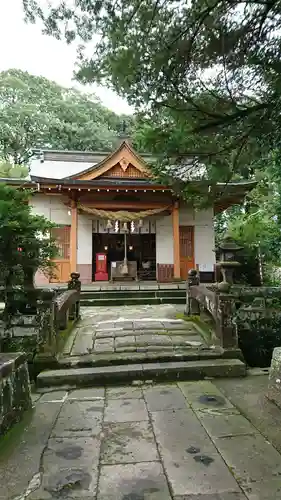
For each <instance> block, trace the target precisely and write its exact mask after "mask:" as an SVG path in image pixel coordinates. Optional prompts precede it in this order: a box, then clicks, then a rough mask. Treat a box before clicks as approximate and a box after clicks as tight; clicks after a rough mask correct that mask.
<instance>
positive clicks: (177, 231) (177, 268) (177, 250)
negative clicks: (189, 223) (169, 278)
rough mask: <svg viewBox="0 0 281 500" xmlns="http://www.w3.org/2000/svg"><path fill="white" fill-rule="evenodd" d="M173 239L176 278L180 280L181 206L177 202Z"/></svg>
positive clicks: (173, 211)
mask: <svg viewBox="0 0 281 500" xmlns="http://www.w3.org/2000/svg"><path fill="white" fill-rule="evenodd" d="M172 220H173V239H174V278H175V279H180V277H181V270H180V224H179V204H178V202H175V203H174V205H173V210H172Z"/></svg>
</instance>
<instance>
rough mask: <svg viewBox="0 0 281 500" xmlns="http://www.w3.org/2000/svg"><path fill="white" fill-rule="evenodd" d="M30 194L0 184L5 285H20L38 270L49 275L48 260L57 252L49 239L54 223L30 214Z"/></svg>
mask: <svg viewBox="0 0 281 500" xmlns="http://www.w3.org/2000/svg"><path fill="white" fill-rule="evenodd" d="M30 196H31V193H29V192H28V191H26V190H24V191H23V190H20V189H16V188H13V187H11V186H7V185H5V184H0V273H1V278H2V279H4V282H5V283H6V284H7V285H9V284H11V283H13V282H16V283H21V280H22V279H24V276H25V275H26V274H30V272H31V275H32V276H33V275H34V273H35V271H36V270H37V269H38V268H41V269H42V270H45V271H46V272H50V271H51V269H52V266H51V263H50V259H51V258H54V257H55V255H56V252H57V249H56V245H55V243H54V241H52V239H51V238H50V237H49V235H50V230H51V228H52V227H53V224H52V223H51V222H50V221H48V220H47V219H45V217H43V216H41V215H33V214H32V212H31V206H30V205H29V203H28V201H29V199H30Z"/></svg>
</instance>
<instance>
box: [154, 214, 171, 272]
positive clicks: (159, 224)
mask: <svg viewBox="0 0 281 500" xmlns="http://www.w3.org/2000/svg"><path fill="white" fill-rule="evenodd" d="M156 263H157V264H173V263H174V243H173V225H172V216H171V215H169V216H166V217H162V218H161V219H158V220H157V221H156Z"/></svg>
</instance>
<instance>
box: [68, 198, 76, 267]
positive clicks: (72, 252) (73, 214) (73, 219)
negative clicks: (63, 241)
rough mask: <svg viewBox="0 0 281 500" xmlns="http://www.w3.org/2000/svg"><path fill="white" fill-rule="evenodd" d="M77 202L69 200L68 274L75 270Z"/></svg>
mask: <svg viewBox="0 0 281 500" xmlns="http://www.w3.org/2000/svg"><path fill="white" fill-rule="evenodd" d="M77 219H78V217H77V202H76V201H75V200H71V230H70V272H71V273H75V272H76V270H77V269H76V268H77V222H78V220H77Z"/></svg>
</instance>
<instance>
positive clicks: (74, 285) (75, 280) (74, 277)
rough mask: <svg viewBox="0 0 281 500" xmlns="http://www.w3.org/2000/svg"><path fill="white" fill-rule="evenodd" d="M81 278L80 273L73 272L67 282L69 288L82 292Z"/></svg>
mask: <svg viewBox="0 0 281 500" xmlns="http://www.w3.org/2000/svg"><path fill="white" fill-rule="evenodd" d="M79 278H80V274H79V273H71V275H70V280H69V282H68V284H67V288H68V290H77V291H78V292H81V281H80V280H79Z"/></svg>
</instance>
